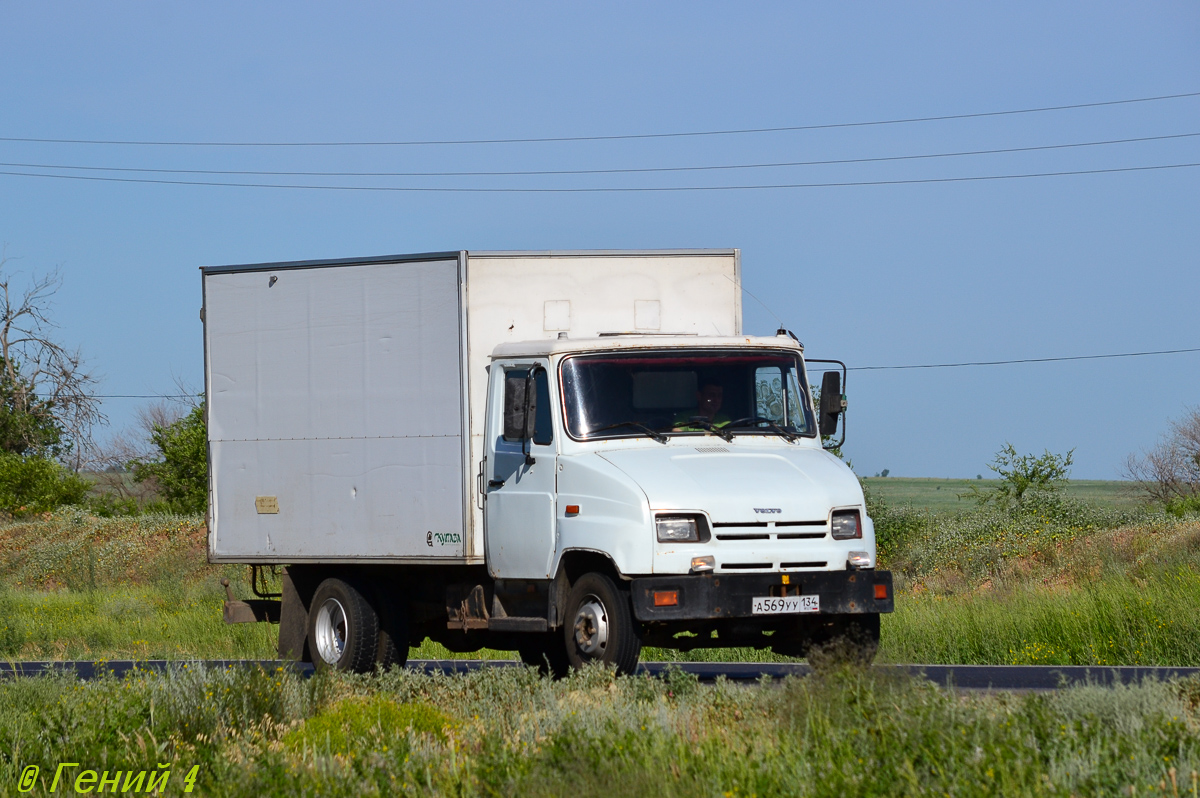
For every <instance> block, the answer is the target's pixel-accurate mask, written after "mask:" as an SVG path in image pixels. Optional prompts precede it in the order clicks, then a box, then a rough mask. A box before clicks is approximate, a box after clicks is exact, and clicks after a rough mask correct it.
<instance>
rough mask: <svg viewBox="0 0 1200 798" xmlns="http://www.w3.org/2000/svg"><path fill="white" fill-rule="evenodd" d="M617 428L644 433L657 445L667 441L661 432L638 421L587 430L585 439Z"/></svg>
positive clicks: (621, 422)
mask: <svg viewBox="0 0 1200 798" xmlns="http://www.w3.org/2000/svg"><path fill="white" fill-rule="evenodd" d="M617 427H633V428H634V429H636V430H638V431H639V432H644V433H645V434H647V435H649V436H650V437H651V438H653V439H654V440H656V441H658V442H659V443H666V442H667V441H668V440H669V439H668V438H667V436H666V435H663V434H662V433H661V432H659V431H658V430H656V429H652V428H651V427H647V426H646V425H645V424H643V423H641V422H640V421H618V422H617V423H616V424H609V425H607V426H604V427H600V428H599V429H594V430H589V431H588V434H587V437H589V438H590V437H592V434H593V433H596V432H604V431H605V430H609V429H616V428H617Z"/></svg>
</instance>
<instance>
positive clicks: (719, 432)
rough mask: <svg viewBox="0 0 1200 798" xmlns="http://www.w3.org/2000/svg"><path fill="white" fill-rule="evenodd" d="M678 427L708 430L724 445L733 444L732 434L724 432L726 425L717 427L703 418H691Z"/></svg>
mask: <svg viewBox="0 0 1200 798" xmlns="http://www.w3.org/2000/svg"><path fill="white" fill-rule="evenodd" d="M679 426H681V427H699V428H700V429H704V430H708V431H709V432H711V433H712V434H713V435H716V436H717V437H718V438H720V439H721V440H723V441H725V442H726V443H733V433H732V432H726V431H725V427H728V426H729V425H728V424H722V425H721V426H719V427H718V426H716V425H715V424H713V423H712V422H711V421H709V420H708V419H707V418H705V417H704V416H692V417H691V418H689V419H688V420H687V422H686V423H684V424H680V425H679Z"/></svg>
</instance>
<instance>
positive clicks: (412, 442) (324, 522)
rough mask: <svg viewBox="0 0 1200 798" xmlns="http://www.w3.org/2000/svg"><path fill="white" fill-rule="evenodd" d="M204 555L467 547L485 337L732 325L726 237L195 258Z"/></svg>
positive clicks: (432, 556)
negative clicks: (204, 415) (199, 284)
mask: <svg viewBox="0 0 1200 798" xmlns="http://www.w3.org/2000/svg"><path fill="white" fill-rule="evenodd" d="M201 273H202V279H203V289H204V311H203V317H204V320H205V323H204V344H205V394H206V399H207V409H208V437H209V447H208V448H209V451H208V457H209V518H208V528H209V538H208V545H209V559H210V560H211V561H213V562H247V563H302V562H337V561H346V562H372V561H375V562H403V561H408V562H414V561H422V562H471V563H476V562H482V561H483V552H484V547H483V528H482V527H483V521H482V513H481V512H480V511H479V509H478V507H477V497H476V479H475V476H476V471H477V469H478V467H479V459H480V457H481V454H482V445H483V430H482V429H481V428H480V427H481V425H482V423H483V418H484V397H485V389H486V386H487V365H488V361H489V356H490V355H491V353H492V350H493V349H494V348H495V347H496V346H497V345H498V344H501V343H508V342H514V341H528V340H536V339H544V338H558V337H559V336H560V333H562V334H565V335H566V336H568V337H569V338H592V337H595V336H598V335H601V334H603V333H620V332H638V333H642V334H650V333H663V334H669V333H686V334H695V335H700V336H710V335H712V336H730V335H740V334H741V297H740V288H739V286H740V279H741V278H740V274H739V261H738V252H737V250H670V251H651V252H620V251H595V252H467V251H461V252H441V253H430V254H423V255H400V256H393V257H383V258H362V259H348V260H333V261H304V262H294V263H266V264H252V265H245V266H221V267H206V268H204V269H202V270H201Z"/></svg>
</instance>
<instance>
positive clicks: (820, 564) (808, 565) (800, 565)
mask: <svg viewBox="0 0 1200 798" xmlns="http://www.w3.org/2000/svg"><path fill="white" fill-rule="evenodd" d="M825 565H826V563H824V562H781V563H779V567H780V568H824V567H825Z"/></svg>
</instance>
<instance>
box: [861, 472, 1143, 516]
mask: <svg viewBox="0 0 1200 798" xmlns="http://www.w3.org/2000/svg"><path fill="white" fill-rule="evenodd" d="M863 482H864V483H865V484H866V486H867V489H868V490H870V491H871V492H872V493H874V494H875V495H877V496H878V497H879V498H881V499H883V500H884V501H886V502H887V503H888V504H892V505H896V506H902V505H912V506H913V507H914V508H917V509H922V510H933V511H935V512H941V513H957V512H963V511H966V510H970V509H972V508H973V507H974V506H975V502H974V500H972V499H971V498H970V497H969V496H968V497H966V498H960V494H969V493H970V492H971V488H972V487H975V488H978V489H980V490H985V491H986V490H989V489H991V488H993V487H994V486H995V485H996V484H998V482H999V480H995V479H931V478H923V477H922V478H917V477H892V476H888V477H868V478H867V479H864V480H863ZM1064 491H1065V493H1066V495H1068V496H1070V497H1071V498H1073V499H1078V500H1079V501H1084V502H1088V503H1090V504H1095V505H1098V506H1103V507H1115V508H1121V509H1127V510H1132V509H1136V508H1138V507H1140V506H1141V505H1142V504H1143V502H1144V500H1143V498H1142V497H1141V495H1139V493H1138V492H1137V490H1136V489H1135V488H1134V487H1133V486H1132V485H1131V483H1128V482H1106V481H1102V480H1087V479H1073V480H1071V481H1070V482H1068V483H1067V485H1066V487H1065V488H1064Z"/></svg>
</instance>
